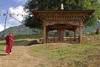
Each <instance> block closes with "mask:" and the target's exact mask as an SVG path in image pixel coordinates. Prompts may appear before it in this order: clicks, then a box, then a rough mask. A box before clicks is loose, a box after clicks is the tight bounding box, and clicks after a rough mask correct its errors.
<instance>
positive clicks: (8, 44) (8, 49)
mask: <svg viewBox="0 0 100 67" xmlns="http://www.w3.org/2000/svg"><path fill="white" fill-rule="evenodd" d="M12 39H13V40H14V36H13V35H12V36H7V37H6V53H10V52H11V50H12V46H13V40H12Z"/></svg>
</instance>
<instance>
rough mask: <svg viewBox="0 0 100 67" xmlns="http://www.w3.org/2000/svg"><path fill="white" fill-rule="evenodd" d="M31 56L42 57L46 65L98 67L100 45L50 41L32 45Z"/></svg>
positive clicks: (54, 66) (99, 62)
mask: <svg viewBox="0 0 100 67" xmlns="http://www.w3.org/2000/svg"><path fill="white" fill-rule="evenodd" d="M28 53H29V54H30V55H31V56H36V57H42V58H43V59H44V60H42V61H41V62H45V63H46V64H44V67H45V66H47V65H48V67H49V66H51V67H98V66H99V65H100V56H99V55H100V47H98V46H96V45H80V44H66V43H51V44H50V43H48V44H43V45H35V46H32V47H30V49H29V52H28Z"/></svg>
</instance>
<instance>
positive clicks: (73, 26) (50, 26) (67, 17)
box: [32, 10, 95, 44]
mask: <svg viewBox="0 0 100 67" xmlns="http://www.w3.org/2000/svg"><path fill="white" fill-rule="evenodd" d="M94 11H95V10H71V11H66V10H53V11H50V10H32V13H33V14H34V16H35V17H36V19H37V21H38V23H39V24H42V25H43V27H44V34H43V37H44V43H61V42H64V43H80V44H82V26H83V23H84V22H85V21H86V20H87V19H88V18H89V17H90V15H91V14H92V13H93V12H94ZM77 28H79V36H76V32H77ZM52 30H58V31H59V36H58V37H51V38H50V37H48V32H49V31H52ZM65 30H68V31H73V32H74V36H73V37H72V36H70V37H67V36H65ZM62 32H63V33H62ZM50 39H51V40H50Z"/></svg>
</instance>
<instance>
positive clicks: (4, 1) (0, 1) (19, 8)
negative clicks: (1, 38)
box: [0, 0, 27, 31]
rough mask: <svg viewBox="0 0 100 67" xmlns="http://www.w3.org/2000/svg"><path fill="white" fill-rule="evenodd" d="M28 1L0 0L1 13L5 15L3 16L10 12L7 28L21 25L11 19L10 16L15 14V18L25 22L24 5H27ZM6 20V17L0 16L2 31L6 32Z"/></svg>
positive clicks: (0, 29) (0, 28)
mask: <svg viewBox="0 0 100 67" xmlns="http://www.w3.org/2000/svg"><path fill="white" fill-rule="evenodd" d="M26 1H27V0H0V13H3V14H4V13H7V10H8V17H7V21H6V23H7V24H6V28H9V27H12V26H18V25H21V23H20V22H18V21H16V20H15V19H13V18H11V17H9V14H14V15H13V17H14V18H16V19H18V20H19V21H22V20H23V16H22V15H25V14H26V13H25V12H24V10H23V8H24V7H23V5H24V4H25V2H26ZM12 7H13V8H12ZM18 14H19V15H18ZM17 15H18V16H17ZM5 18H6V16H4V15H2V16H0V31H2V30H4V23H5Z"/></svg>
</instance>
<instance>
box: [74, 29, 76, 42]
mask: <svg viewBox="0 0 100 67" xmlns="http://www.w3.org/2000/svg"><path fill="white" fill-rule="evenodd" d="M74 40H76V31H74Z"/></svg>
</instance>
